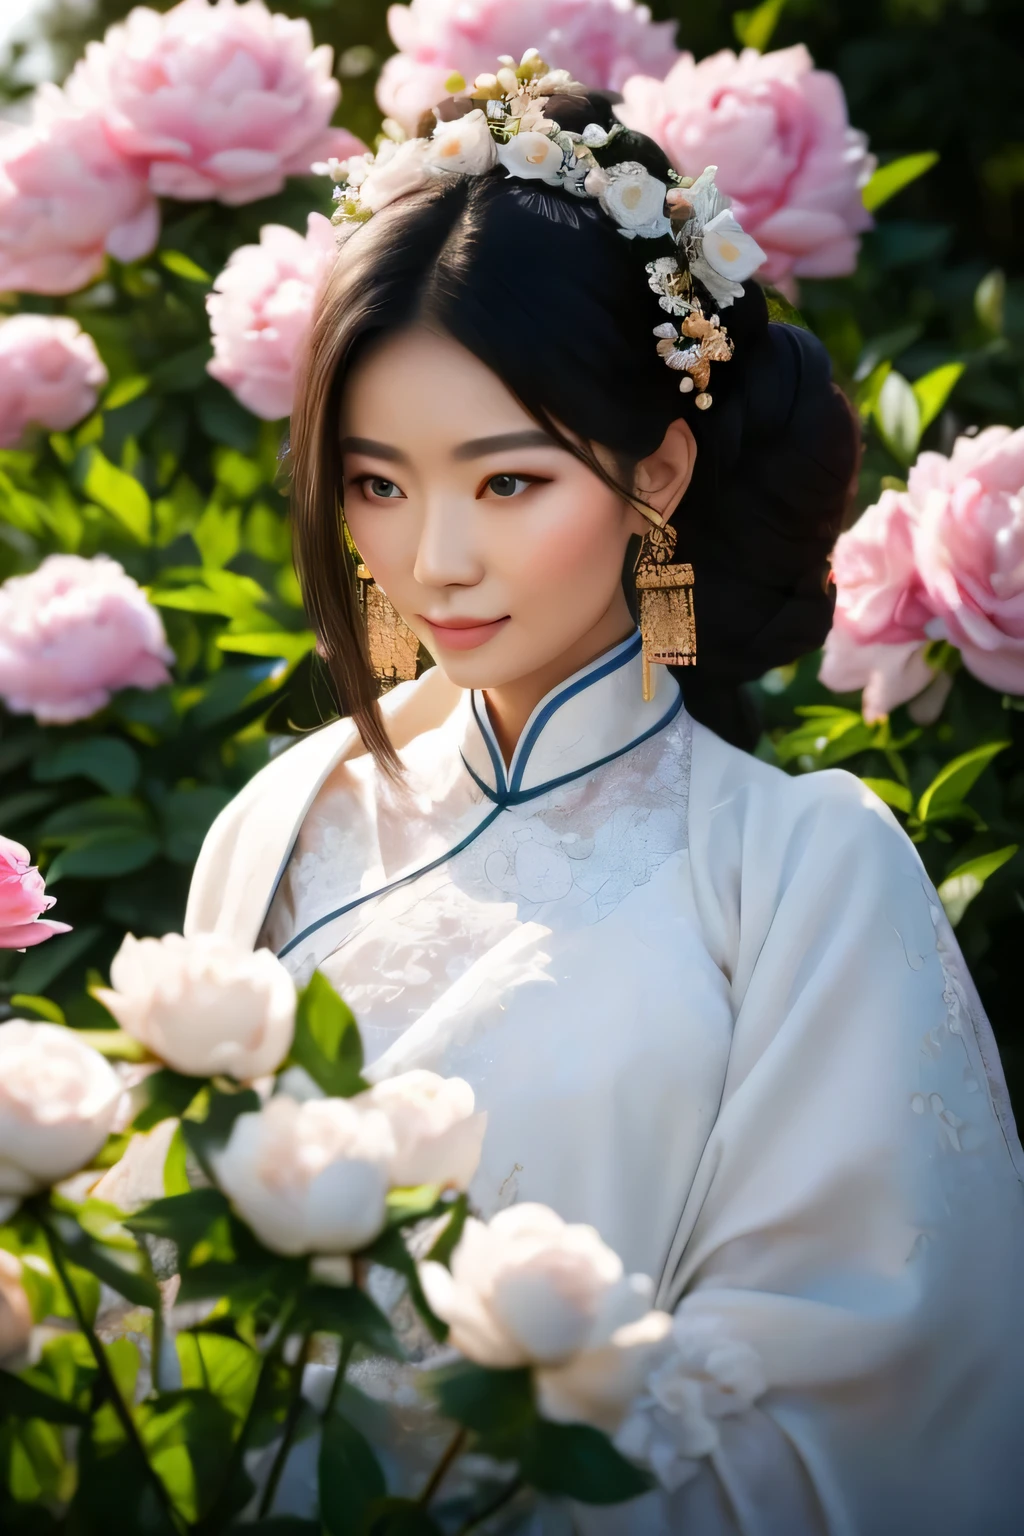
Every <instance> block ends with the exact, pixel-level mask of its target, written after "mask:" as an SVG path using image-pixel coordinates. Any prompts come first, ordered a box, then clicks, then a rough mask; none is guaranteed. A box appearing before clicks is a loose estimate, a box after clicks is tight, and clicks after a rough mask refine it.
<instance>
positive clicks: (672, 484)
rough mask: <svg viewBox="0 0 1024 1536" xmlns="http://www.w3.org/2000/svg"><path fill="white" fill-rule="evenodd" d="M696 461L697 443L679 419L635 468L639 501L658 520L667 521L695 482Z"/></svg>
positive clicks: (680, 418)
mask: <svg viewBox="0 0 1024 1536" xmlns="http://www.w3.org/2000/svg"><path fill="white" fill-rule="evenodd" d="M696 460H697V442H696V439H695V438H694V435H693V433H692V432H691V430H690V427H689V424H688V423H687V422H685V421H684V420H683V418H682V417H681V416H679V417H677V418H676V420H675V421H673V422H670V423H669V428H668V431H667V432H666V433H665V436H664V437H663V438H662V440H661V443H660V444H659V446H658V447H657V448H655V450H654V452H653V453H649V454H648V455H647V457H646V459H641V460H640V462H639V464H638V465H637V466H636V469H635V471H634V480H633V491H634V495H635V496H636V499H637V500H638V501H642V502H644V503H645V505H646V506H648V507H651V508H652V510H653V511H655V512H657V514H658V516H659V517H662V518H664V517H667V516H668V515H669V513H670V512H672V511H674V510H675V507H676V505H677V503H678V502H679V500H680V498H681V497H682V496H683V494H684V493H685V491H686V488H687V486H688V485H689V483H690V481H691V479H692V478H693V466H694V464H695V463H696ZM637 516H638V517H640V516H641V514H640V513H638V514H637ZM645 526H646V525H645Z"/></svg>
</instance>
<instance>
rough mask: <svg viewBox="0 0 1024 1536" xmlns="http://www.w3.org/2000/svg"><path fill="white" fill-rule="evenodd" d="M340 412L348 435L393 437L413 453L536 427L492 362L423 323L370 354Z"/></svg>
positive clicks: (363, 360) (359, 366)
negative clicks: (491, 365) (430, 447)
mask: <svg viewBox="0 0 1024 1536" xmlns="http://www.w3.org/2000/svg"><path fill="white" fill-rule="evenodd" d="M341 414H342V420H341V430H342V432H343V434H345V435H351V436H355V437H376V438H383V437H386V438H387V439H388V440H389V441H391V442H393V443H396V444H399V445H401V446H407V447H410V448H412V447H415V446H417V445H422V446H432V447H435V448H436V447H440V446H444V445H448V444H451V443H454V442H462V441H464V440H465V439H466V438H469V437H483V436H486V435H487V434H489V433H495V432H509V431H515V430H519V429H523V428H527V427H536V422H535V421H534V419H533V417H532V416H530V414H529V413H528V412H527V411H526V410H525V409H524V408H523V406H522V405H520V403H519V402H518V400H516V399H515V397H514V396H513V395H512V394H511V393H510V392H509V390H508V389H507V388H506V386H505V385H504V384H503V383H502V381H501V379H499V378H498V376H497V374H496V373H493V372H492V371H491V369H490V368H488V367H487V366H486V364H484V363H482V362H481V361H480V359H479V358H478V357H475V356H474V355H473V353H472V352H469V351H467V349H466V348H465V347H463V346H460V345H459V343H458V342H457V341H453V340H452V338H451V337H450V336H445V335H443V334H440V333H438V332H436V331H431V330H428V329H427V328H426V327H425V326H420V325H415V326H409V327H408V328H407V329H404V330H401V331H394V332H390V333H389V334H388V335H386V336H384V337H381V338H380V340H378V341H376V342H374V343H373V344H372V345H371V346H370V347H369V348H368V350H367V351H366V352H365V353H364V355H363V356H362V357H361V358H360V359H359V361H358V362H357V363H356V365H355V367H354V368H353V369H352V371H351V373H350V374H349V377H348V379H347V381H346V388H345V392H344V395H343V398H342V412H341Z"/></svg>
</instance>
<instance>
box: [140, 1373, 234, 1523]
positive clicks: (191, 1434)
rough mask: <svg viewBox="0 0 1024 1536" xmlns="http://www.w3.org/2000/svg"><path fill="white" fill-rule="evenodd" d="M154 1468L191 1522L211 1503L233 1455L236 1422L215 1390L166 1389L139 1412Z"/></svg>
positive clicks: (141, 1430) (141, 1407)
mask: <svg viewBox="0 0 1024 1536" xmlns="http://www.w3.org/2000/svg"><path fill="white" fill-rule="evenodd" d="M136 1418H137V1421H138V1424H139V1433H140V1437H141V1439H142V1442H143V1444H144V1446H145V1447H146V1451H147V1452H148V1454H149V1458H150V1461H151V1463H152V1465H153V1469H154V1471H155V1472H156V1473H157V1475H158V1476H159V1477H160V1478H161V1479H162V1481H163V1483H164V1486H165V1487H166V1488H167V1491H168V1493H169V1494H170V1496H171V1498H172V1499H173V1500H174V1504H175V1506H176V1508H177V1509H178V1510H179V1512H180V1513H181V1514H182V1516H183V1517H184V1518H185V1519H186V1520H187V1521H189V1523H190V1524H192V1523H194V1522H195V1521H196V1520H199V1519H202V1517H203V1515H205V1514H206V1513H207V1511H208V1510H209V1508H210V1507H211V1505H212V1504H213V1502H214V1500H215V1498H216V1496H217V1494H218V1492H219V1491H220V1486H221V1482H222V1479H223V1475H224V1467H225V1465H227V1464H228V1462H229V1461H230V1457H231V1450H232V1443H233V1440H234V1435H235V1429H236V1421H235V1419H234V1418H233V1416H232V1415H231V1414H230V1413H228V1411H227V1410H226V1409H225V1407H224V1406H223V1404H222V1403H221V1402H220V1401H219V1400H218V1399H217V1398H216V1397H215V1396H214V1395H213V1393H211V1392H208V1391H205V1390H204V1389H202V1388H199V1389H192V1390H189V1389H182V1390H178V1391H174V1392H162V1393H160V1395H159V1396H158V1397H157V1398H155V1399H154V1398H151V1399H149V1400H147V1401H146V1402H145V1403H143V1404H142V1405H141V1406H140V1407H139V1409H138V1410H137V1411H136Z"/></svg>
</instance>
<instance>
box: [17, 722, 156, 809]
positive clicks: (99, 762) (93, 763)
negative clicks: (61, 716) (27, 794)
mask: <svg viewBox="0 0 1024 1536" xmlns="http://www.w3.org/2000/svg"><path fill="white" fill-rule="evenodd" d="M140 772H141V767H140V764H139V758H138V754H137V753H136V752H135V751H134V749H133V748H132V747H130V746H129V745H128V743H127V742H126V741H122V740H121V739H120V737H117V736H86V737H83V738H82V739H81V740H80V741H65V742H61V743H60V744H59V745H58V746H55V747H54V748H53V749H52V750H51V751H49V752H45V753H41V754H40V756H39V757H37V758H36V759H35V761H34V763H33V764H32V777H33V778H34V779H36V780H38V782H39V783H42V784H49V783H53V782H57V781H60V780H62V779H73V778H82V779H91V780H92V782H93V783H94V784H98V785H99V787H100V788H101V789H105V790H106V791H107V793H108V794H110V795H129V794H131V792H132V790H133V789H134V788H135V786H136V785H137V784H138V782H139V774H140Z"/></svg>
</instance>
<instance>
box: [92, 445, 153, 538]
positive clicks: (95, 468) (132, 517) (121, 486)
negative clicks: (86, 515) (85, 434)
mask: <svg viewBox="0 0 1024 1536" xmlns="http://www.w3.org/2000/svg"><path fill="white" fill-rule="evenodd" d="M82 489H83V490H84V491H85V494H86V495H87V496H88V497H89V498H90V499H91V500H92V501H95V502H98V503H99V505H100V506H101V507H104V508H106V510H107V511H108V512H110V513H112V514H113V516H114V517H116V518H117V520H118V522H119V523H121V524H122V526H123V527H125V528H127V530H128V532H129V533H130V534H131V535H132V537H133V538H135V539H137V540H138V542H139V543H140V544H148V543H149V541H150V528H151V524H152V507H151V505H150V500H149V497H148V496H147V494H146V491H145V488H144V487H143V486H141V485H140V484H139V482H138V480H136V479H135V477H134V475H128V474H125V472H124V470H123V469H118V467H117V465H116V464H111V462H110V460H109V459H108V458H105V457H104V455H103V454H102V453H101V452H100V450H99V449H98V448H93V449H92V450H91V451H90V453H89V458H88V467H87V469H86V472H85V477H84V479H83V482H82Z"/></svg>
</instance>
